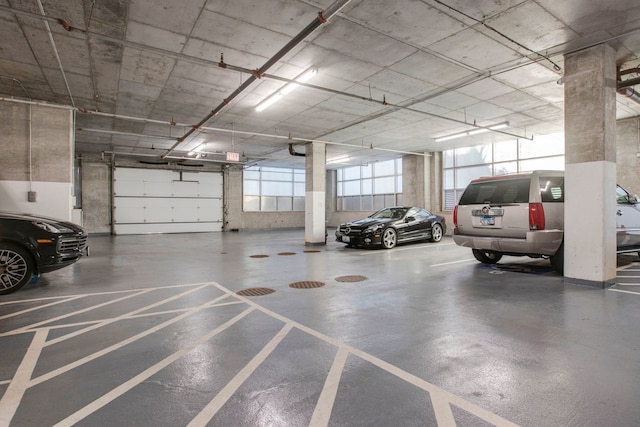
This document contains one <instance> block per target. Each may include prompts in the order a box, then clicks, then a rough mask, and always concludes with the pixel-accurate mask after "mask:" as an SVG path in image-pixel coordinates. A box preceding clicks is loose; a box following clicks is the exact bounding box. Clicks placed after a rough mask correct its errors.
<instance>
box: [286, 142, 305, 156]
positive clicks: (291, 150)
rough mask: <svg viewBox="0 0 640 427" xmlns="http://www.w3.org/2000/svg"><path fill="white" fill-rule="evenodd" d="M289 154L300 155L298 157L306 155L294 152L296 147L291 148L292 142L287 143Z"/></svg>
mask: <svg viewBox="0 0 640 427" xmlns="http://www.w3.org/2000/svg"><path fill="white" fill-rule="evenodd" d="M289 154H291V155H292V156H300V157H305V156H306V154H305V153H298V152H296V149H295V148H293V144H289Z"/></svg>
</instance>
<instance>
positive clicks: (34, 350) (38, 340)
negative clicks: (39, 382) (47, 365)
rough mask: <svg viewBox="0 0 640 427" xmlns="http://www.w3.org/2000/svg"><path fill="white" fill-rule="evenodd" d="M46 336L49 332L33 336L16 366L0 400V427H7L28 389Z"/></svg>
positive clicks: (42, 330)
mask: <svg viewBox="0 0 640 427" xmlns="http://www.w3.org/2000/svg"><path fill="white" fill-rule="evenodd" d="M48 334H49V331H48V330H47V329H40V330H38V331H36V333H35V335H34V336H33V339H32V340H31V344H30V345H29V348H28V349H27V352H26V354H25V355H24V357H23V358H22V362H21V363H20V366H18V370H17V371H16V373H15V374H14V375H13V379H11V382H10V383H9V387H8V388H7V391H5V393H4V396H2V399H0V425H3V426H8V425H9V424H10V423H11V419H12V418H13V416H14V415H15V413H16V411H17V410H18V406H20V401H21V400H22V396H24V393H25V392H26V391H27V389H28V388H29V386H28V384H29V379H30V378H31V375H32V374H33V370H34V369H35V367H36V364H37V363H38V359H39V358H40V353H41V352H42V348H43V347H44V343H45V341H46V340H47V335H48Z"/></svg>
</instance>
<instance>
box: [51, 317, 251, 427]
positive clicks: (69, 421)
mask: <svg viewBox="0 0 640 427" xmlns="http://www.w3.org/2000/svg"><path fill="white" fill-rule="evenodd" d="M252 311H254V308H253V307H249V308H247V309H246V310H244V311H243V312H242V313H240V314H238V315H237V316H235V317H233V318H232V319H230V320H228V321H226V322H225V323H223V324H222V325H220V326H218V327H217V328H215V329H214V330H213V331H211V332H209V333H207V334H205V335H203V336H202V337H200V338H198V339H197V340H195V341H192V342H191V343H189V344H187V345H186V346H185V347H182V348H181V349H180V350H178V351H177V352H175V353H173V354H172V355H170V356H168V357H165V358H164V359H162V360H161V361H160V362H158V363H156V364H154V365H152V366H151V367H149V368H147V369H146V370H145V371H143V372H141V373H139V374H138V375H136V376H135V377H133V378H131V379H130V380H129V381H127V382H124V383H122V384H120V385H119V386H118V387H116V388H114V389H113V390H111V391H110V392H108V393H107V394H104V395H103V396H102V397H100V398H98V399H96V400H94V401H93V402H91V403H90V404H88V405H87V406H85V407H84V408H82V409H80V410H79V411H76V412H74V413H73V414H71V415H69V416H68V417H67V418H65V419H64V420H62V421H60V422H59V423H57V424H55V425H54V427H66V426H72V425H74V424H76V423H77V422H79V421H81V420H83V419H84V418H86V417H87V416H89V415H91V414H93V413H94V412H95V411H97V410H98V409H100V408H102V407H103V406H105V405H107V404H109V403H111V402H112V401H114V400H115V399H117V398H118V397H120V396H122V395H123V394H124V393H126V392H127V391H129V390H131V389H132V388H134V387H135V386H137V385H138V384H140V383H142V382H143V381H145V380H147V379H149V378H151V377H152V376H153V375H155V374H157V373H158V372H160V371H161V370H162V369H164V368H166V367H167V366H169V365H170V364H172V363H173V362H175V361H176V360H178V359H180V358H181V357H182V356H184V355H185V354H187V353H189V352H190V351H191V350H193V349H194V348H196V347H198V346H199V345H200V344H203V343H205V342H207V341H208V340H210V339H211V338H213V337H214V336H216V335H218V334H219V333H220V332H222V331H225V330H226V329H228V328H229V327H231V326H233V325H234V324H235V323H237V322H238V321H239V320H240V319H242V318H244V317H245V316H246V315H247V314H249V313H251V312H252Z"/></svg>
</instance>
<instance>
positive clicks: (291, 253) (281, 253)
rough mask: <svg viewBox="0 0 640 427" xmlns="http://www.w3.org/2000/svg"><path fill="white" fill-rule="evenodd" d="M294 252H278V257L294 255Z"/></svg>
mask: <svg viewBox="0 0 640 427" xmlns="http://www.w3.org/2000/svg"><path fill="white" fill-rule="evenodd" d="M295 254H296V253H295V252H280V253H279V254H278V255H295Z"/></svg>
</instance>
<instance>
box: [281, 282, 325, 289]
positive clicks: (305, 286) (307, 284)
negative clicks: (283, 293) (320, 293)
mask: <svg viewBox="0 0 640 427" xmlns="http://www.w3.org/2000/svg"><path fill="white" fill-rule="evenodd" d="M323 286H324V283H323V282H313V281H308V280H307V281H304V282H293V283H290V284H289V287H290V288H295V289H313V288H321V287H323Z"/></svg>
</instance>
